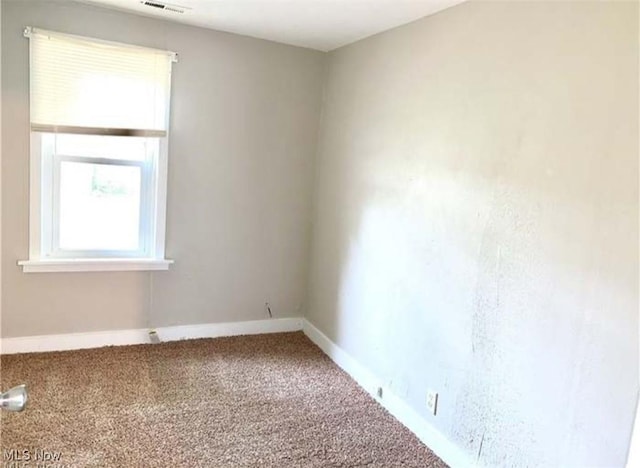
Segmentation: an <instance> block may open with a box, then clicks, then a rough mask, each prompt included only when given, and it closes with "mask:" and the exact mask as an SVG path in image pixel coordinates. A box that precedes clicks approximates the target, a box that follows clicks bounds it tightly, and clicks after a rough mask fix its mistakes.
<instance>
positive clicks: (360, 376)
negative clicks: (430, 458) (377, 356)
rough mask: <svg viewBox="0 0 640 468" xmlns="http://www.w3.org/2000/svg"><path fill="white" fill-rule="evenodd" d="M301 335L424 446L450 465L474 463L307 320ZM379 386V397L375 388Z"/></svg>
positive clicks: (462, 465)
mask: <svg viewBox="0 0 640 468" xmlns="http://www.w3.org/2000/svg"><path fill="white" fill-rule="evenodd" d="M302 329H303V331H304V334H305V335H307V336H308V337H309V339H310V340H311V341H313V342H314V343H315V344H316V345H317V346H318V347H319V348H320V349H321V350H322V351H323V352H324V353H325V354H326V355H327V356H329V358H331V360H332V361H333V362H335V363H336V364H337V365H338V366H339V367H341V368H342V369H343V370H344V371H345V372H346V373H347V374H349V375H350V376H351V377H352V378H353V379H354V380H355V381H356V382H357V383H358V384H359V385H360V386H361V387H362V388H363V389H364V390H365V391H366V392H367V393H369V394H370V395H371V396H372V397H374V398H375V399H376V401H377V402H378V403H380V404H381V405H382V406H383V407H384V408H385V409H386V410H387V411H389V413H391V414H392V415H393V416H394V417H395V418H396V419H397V420H398V421H400V422H401V423H402V424H403V425H404V426H406V427H407V429H409V430H410V431H411V432H413V433H414V434H415V435H416V436H417V437H418V438H419V439H420V440H421V441H422V442H423V443H424V444H425V445H426V446H427V447H429V448H430V449H431V450H433V452H435V454H436V455H438V456H439V457H440V458H441V459H442V460H443V461H444V462H445V463H446V464H447V465H449V466H451V467H454V468H455V467H471V466H476V463H475V462H474V461H473V460H472V459H471V458H470V457H468V456H467V455H466V454H465V453H464V452H463V451H462V450H461V449H460V448H459V447H458V446H457V445H456V444H454V443H453V442H451V441H450V440H449V439H447V438H446V437H445V436H444V435H443V434H442V433H441V432H440V431H438V430H437V429H436V428H435V427H433V426H432V425H431V424H430V423H429V422H428V421H427V420H426V419H424V418H423V417H422V416H421V415H420V414H419V413H418V412H416V411H415V410H414V409H413V408H411V407H410V406H409V405H408V404H407V403H406V402H405V401H404V400H403V399H402V398H400V397H399V396H398V395H396V394H394V393H393V391H392V390H391V389H390V388H388V387H387V386H385V385H384V383H383V379H380V378H378V377H377V376H376V375H375V374H373V373H372V372H371V371H370V370H369V369H367V368H366V367H364V366H363V365H362V364H360V363H359V362H358V361H357V360H356V359H355V358H354V357H353V356H351V355H350V354H349V353H347V352H346V351H345V350H343V349H342V348H340V346H338V345H337V344H335V343H334V342H333V341H331V340H330V339H329V338H327V336H326V335H325V334H324V333H322V332H321V331H320V330H319V329H318V328H316V327H315V326H314V325H313V324H312V323H311V322H309V321H308V320H306V319H305V320H304V321H303V328H302ZM378 388H382V389H383V392H382V398H379V397H378V396H377V389H378Z"/></svg>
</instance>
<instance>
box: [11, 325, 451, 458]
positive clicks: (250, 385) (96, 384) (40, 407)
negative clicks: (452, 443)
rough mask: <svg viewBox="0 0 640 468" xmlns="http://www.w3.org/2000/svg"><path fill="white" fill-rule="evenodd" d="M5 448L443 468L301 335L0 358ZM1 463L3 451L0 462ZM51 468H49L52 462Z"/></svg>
mask: <svg viewBox="0 0 640 468" xmlns="http://www.w3.org/2000/svg"><path fill="white" fill-rule="evenodd" d="M1 364H2V367H1V369H2V373H1V376H0V382H1V386H2V388H4V389H7V388H9V387H11V386H13V385H16V384H19V383H23V382H25V383H27V384H28V386H29V392H30V394H29V396H30V402H29V406H28V408H27V410H26V411H25V412H23V413H6V412H3V414H2V415H1V416H0V422H1V424H2V425H1V426H0V435H1V443H0V445H1V448H2V453H3V455H4V456H5V457H6V453H7V452H5V450H7V449H9V450H10V449H18V450H19V451H22V450H25V449H28V450H31V454H32V455H34V454H35V450H36V449H40V450H46V451H50V452H54V451H55V452H60V453H61V457H60V459H59V460H58V462H57V463H58V464H60V465H64V466H73V467H86V466H96V467H97V466H100V467H128V466H136V467H178V466H185V467H186V466H190V467H191V466H202V467H249V466H256V467H257V466H261V467H262V466H267V467H307V466H308V467H324V466H327V467H329V466H332V467H338V466H339V467H356V466H368V467H394V466H407V467H443V466H446V465H445V464H444V463H443V462H442V461H440V460H439V459H438V458H437V457H436V456H435V455H434V454H433V453H432V452H431V451H430V450H428V449H427V448H426V447H425V446H424V445H423V444H422V443H421V442H420V441H419V440H418V439H417V438H416V437H415V436H413V435H412V434H411V433H410V432H409V431H408V430H407V429H405V428H404V427H403V426H402V425H401V424H400V423H398V422H397V421H396V420H395V419H394V418H393V417H391V416H390V415H389V414H388V413H387V412H386V411H385V410H384V409H383V408H382V407H381V406H380V405H378V404H377V403H376V402H375V401H374V400H373V399H372V398H370V397H369V396H368V395H367V394H366V393H365V392H364V391H363V390H361V389H360V388H359V387H358V386H357V384H356V383H355V382H354V381H353V380H351V378H350V377H348V376H347V374H345V373H344V372H343V371H342V370H340V369H339V368H338V367H337V366H336V365H335V364H333V363H332V362H331V361H330V360H329V358H327V357H326V356H325V355H324V354H323V353H322V351H320V349H318V348H317V347H316V346H315V345H314V344H312V343H311V341H309V340H308V339H307V338H306V337H305V336H304V335H303V334H302V333H281V334H273V335H261V336H243V337H234V338H221V339H207V340H192V341H182V342H174V343H166V344H158V345H140V346H124V347H117V348H113V347H110V348H101V349H94V350H82V351H68V352H56V353H40V354H25V355H11V356H3V357H2V363H1ZM3 462H6V458H4V459H3ZM52 466H53V465H52Z"/></svg>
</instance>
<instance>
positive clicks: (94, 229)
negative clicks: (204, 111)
mask: <svg viewBox="0 0 640 468" xmlns="http://www.w3.org/2000/svg"><path fill="white" fill-rule="evenodd" d="M25 35H26V36H27V37H29V39H30V86H31V87H30V94H31V181H30V185H31V191H30V194H31V201H30V210H31V213H30V246H29V260H25V261H20V262H19V264H20V265H22V267H23V270H24V271H25V272H44V271H103V270H158V269H167V268H168V266H169V264H170V263H172V262H171V261H170V260H166V259H165V258H164V230H165V222H164V220H165V211H166V183H167V181H166V173H167V146H168V145H167V138H168V122H169V95H170V87H171V85H170V83H171V66H172V62H173V61H175V54H173V53H171V52H167V51H161V50H155V49H148V48H143V47H137V46H130V45H124V44H117V43H111V42H105V41H100V40H95V39H89V38H84V37H78V36H71V35H66V34H62V33H55V32H51V31H44V30H39V29H34V28H27V29H26V30H25Z"/></svg>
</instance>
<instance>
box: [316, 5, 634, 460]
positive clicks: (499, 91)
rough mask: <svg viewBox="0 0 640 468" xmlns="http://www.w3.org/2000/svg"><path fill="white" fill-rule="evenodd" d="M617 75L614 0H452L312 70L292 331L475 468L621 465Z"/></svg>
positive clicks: (626, 201)
mask: <svg viewBox="0 0 640 468" xmlns="http://www.w3.org/2000/svg"><path fill="white" fill-rule="evenodd" d="M638 78H639V77H638V6H637V4H634V3H622V2H603V3H598V2H496V3H491V2H471V3H465V4H462V5H460V6H457V7H454V8H451V9H449V10H446V11H444V12H442V13H439V14H437V15H434V16H431V17H428V18H425V19H422V20H420V21H417V22H415V23H412V24H410V25H407V26H404V27H401V28H398V29H395V30H392V31H389V32H386V33H383V34H380V35H377V36H375V37H372V38H369V39H366V40H364V41H361V42H358V43H356V44H353V45H350V46H347V47H344V48H341V49H338V50H337V51H334V52H332V53H331V54H330V61H329V70H328V81H327V84H326V102H325V107H324V116H323V121H322V130H321V136H320V141H319V148H320V149H319V157H318V161H317V164H318V166H317V175H316V177H317V193H316V195H315V200H316V201H315V218H314V231H313V240H312V246H313V247H312V250H313V254H312V269H311V276H310V282H309V285H310V288H309V294H310V309H309V311H308V318H309V319H310V320H311V321H312V322H313V323H314V324H315V325H317V326H318V327H319V328H320V329H321V330H322V331H323V332H324V333H325V334H327V335H328V336H329V337H330V338H331V339H332V340H333V341H335V342H336V343H338V345H340V346H341V347H342V348H343V349H345V350H346V351H348V352H349V353H351V354H352V355H353V356H354V357H355V358H356V359H357V360H359V361H360V362H361V363H363V364H364V365H366V366H367V367H368V368H369V369H371V370H372V371H373V372H374V373H376V374H377V375H378V376H380V377H381V378H382V379H383V381H384V382H385V383H386V384H389V385H390V387H391V390H392V391H393V392H395V393H397V394H398V395H399V396H401V397H403V398H404V399H405V400H406V401H407V402H408V403H409V404H410V405H411V406H412V407H413V408H414V409H415V410H416V411H417V412H418V413H420V414H421V415H422V416H423V417H424V418H425V419H426V420H428V421H429V422H430V423H432V424H433V425H434V426H435V427H436V428H437V429H439V430H440V431H441V432H442V433H443V434H444V435H446V436H447V437H448V438H449V439H450V440H452V441H453V442H454V443H455V444H457V445H458V446H459V447H460V448H461V450H463V451H464V452H465V453H466V454H468V455H469V456H470V457H471V458H472V459H473V460H475V459H476V458H479V463H480V464H481V465H489V466H491V465H493V466H495V465H499V466H537V465H547V466H561V465H567V466H607V467H611V466H622V465H624V461H625V455H626V450H627V444H628V442H629V436H630V431H631V425H632V420H633V414H634V405H635V400H636V396H637V391H638V137H639V135H638ZM428 388H432V389H435V390H437V391H439V392H440V401H439V403H440V405H439V413H438V415H437V416H435V417H434V416H431V415H429V414H428V413H427V410H426V404H425V402H426V391H427V389H428ZM481 446H482V448H481Z"/></svg>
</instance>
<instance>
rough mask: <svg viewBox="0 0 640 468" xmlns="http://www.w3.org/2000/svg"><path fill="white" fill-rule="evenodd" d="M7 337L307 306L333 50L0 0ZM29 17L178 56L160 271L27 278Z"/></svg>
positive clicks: (236, 317) (287, 311) (229, 317)
mask: <svg viewBox="0 0 640 468" xmlns="http://www.w3.org/2000/svg"><path fill="white" fill-rule="evenodd" d="M2 9H3V11H2V22H3V23H2V62H3V63H2V72H3V77H2V78H3V80H2V101H3V109H2V112H3V123H4V125H3V127H2V133H3V138H2V145H3V146H2V150H3V160H2V164H3V168H2V169H3V170H2V195H3V196H2V202H3V218H2V278H3V290H4V295H3V297H2V334H3V335H2V336H5V337H13V336H26V335H38V334H56V333H70V332H86V331H94V330H111V329H126V328H137V327H145V326H148V325H152V326H163V325H177V324H196V323H210V322H225V321H240V320H249V319H262V318H266V316H265V311H264V302H265V300H269V301H270V302H271V304H272V308H273V311H274V315H276V316H299V315H301V309H300V308H301V307H302V304H303V301H304V296H305V288H306V276H307V268H308V254H309V230H310V213H311V209H310V203H311V199H310V196H311V185H312V163H313V155H314V151H315V147H316V136H317V124H318V116H319V115H320V105H321V94H322V80H323V76H324V75H323V73H324V63H325V54H323V53H320V52H315V51H311V50H307V49H302V48H297V47H291V46H286V45H281V44H276V43H273V42H268V41H262V40H257V39H251V38H247V37H242V36H237V35H232V34H225V33H218V32H214V31H210V30H206V29H200V28H195V27H189V26H184V25H180V24H176V23H169V22H163V21H159V20H154V19H149V18H144V17H141V16H134V15H130V14H125V13H120V12H117V11H112V10H106V9H102V8H97V7H92V6H87V5H82V4H77V3H73V2H68V1H67V2H54V1H47V2H41V1H29V2H25V1H14V0H8V1H7V0H4V1H3V2H2ZM25 26H36V27H41V28H45V29H52V30H56V31H63V32H68V33H73V34H80V35H86V36H92V37H98V38H103V39H109V40H114V41H121V42H127V43H132V44H139V45H145V46H151V47H158V48H166V49H170V50H174V51H176V52H178V53H179V55H180V61H179V63H177V64H175V66H174V73H173V95H172V103H171V104H172V123H171V139H170V156H169V157H170V161H169V189H168V200H169V201H168V221H167V256H168V257H169V258H173V259H175V261H176V263H175V265H174V266H173V267H172V269H171V270H170V271H168V272H161V273H145V272H142V273H140V272H130V273H68V274H67V273H55V274H24V273H22V272H21V270H20V269H19V268H18V267H17V266H16V261H17V260H21V259H26V258H27V257H28V250H29V249H28V216H29V208H28V206H29V200H28V198H29V183H28V182H29V151H28V143H29V115H28V110H29V105H28V103H29V101H28V98H29V95H28V72H29V69H28V40H27V39H25V38H24V37H23V36H22V30H23V28H24V27H25Z"/></svg>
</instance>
